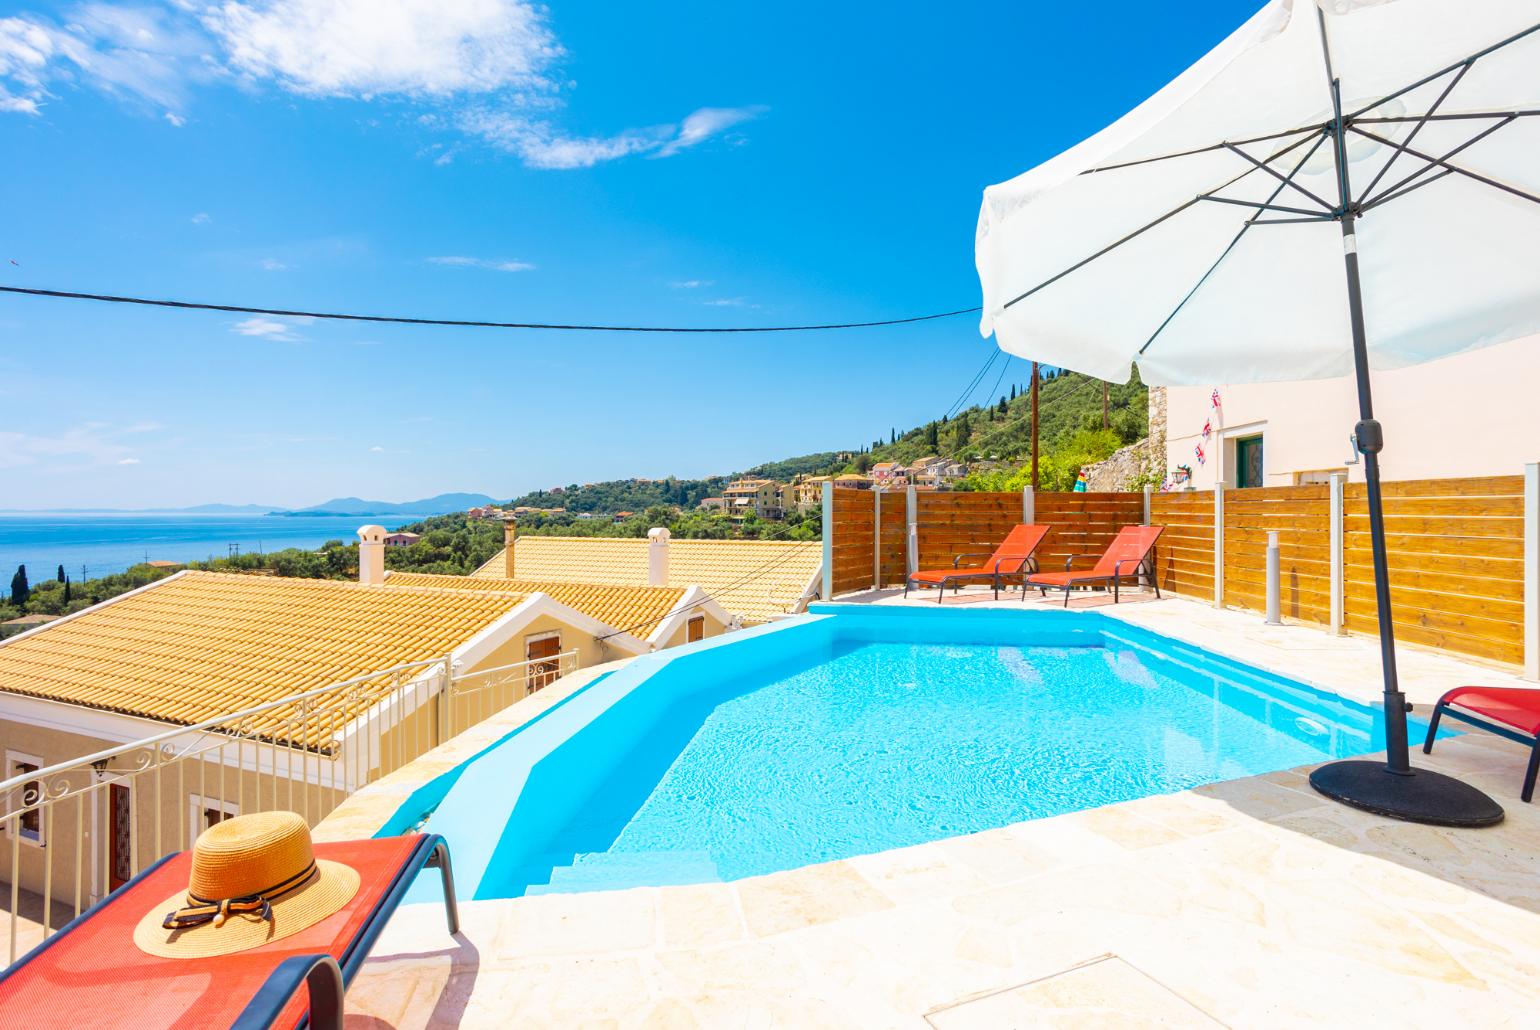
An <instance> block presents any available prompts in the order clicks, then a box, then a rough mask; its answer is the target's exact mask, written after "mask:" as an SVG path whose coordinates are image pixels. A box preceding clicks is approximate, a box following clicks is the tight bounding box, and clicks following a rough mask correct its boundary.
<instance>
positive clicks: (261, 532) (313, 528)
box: [0, 512, 429, 585]
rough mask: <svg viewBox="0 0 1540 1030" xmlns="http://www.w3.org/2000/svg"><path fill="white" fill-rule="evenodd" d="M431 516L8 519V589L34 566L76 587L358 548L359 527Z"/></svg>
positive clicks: (392, 525) (3, 541)
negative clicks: (176, 567)
mask: <svg viewBox="0 0 1540 1030" xmlns="http://www.w3.org/2000/svg"><path fill="white" fill-rule="evenodd" d="M428 517H429V516H427V515H389V516H383V517H380V516H376V517H372V518H371V517H369V516H361V515H194V514H176V513H171V514H163V513H153V514H152V513H139V512H133V513H123V514H116V513H114V514H59V515H55V514H34V513H27V514H17V515H4V514H0V585H3V584H4V583H9V582H10V580H11V574H12V573H13V572H15V570H16V566H18V565H26V567H27V576H28V578H30V579H31V580H32V581H33V582H34V583H35V582H38V581H39V580H43V579H51V578H53V576H54V575H55V573H56V572H57V569H58V566H60V565H63V566H64V571H65V572H66V573H68V574H69V576H70V578H71V579H74V580H75V581H76V582H80V581H82V580H87V579H93V578H95V577H97V576H105V575H108V574H110V573H114V572H122V571H123V570H124V569H126V568H128V567H129V566H130V565H134V564H136V563H138V562H142V561H176V562H184V561H204V560H206V559H209V558H227V557H229V556H230V555H233V554H236V553H240V554H246V553H249V552H252V551H262V552H265V551H281V550H283V549H284V548H288V547H299V548H304V549H306V550H314V549H316V548H318V547H320V546H321V545H322V544H324V543H326V541H328V540H343V541H347V542H355V541H357V539H358V536H357V533H358V527H359V526H364V525H369V524H371V523H373V524H375V525H381V526H384V527H385V528H386V529H390V530H395V529H398V528H400V527H401V526H404V525H406V524H408V523H411V522H417V521H420V520H421V519H425V518H428Z"/></svg>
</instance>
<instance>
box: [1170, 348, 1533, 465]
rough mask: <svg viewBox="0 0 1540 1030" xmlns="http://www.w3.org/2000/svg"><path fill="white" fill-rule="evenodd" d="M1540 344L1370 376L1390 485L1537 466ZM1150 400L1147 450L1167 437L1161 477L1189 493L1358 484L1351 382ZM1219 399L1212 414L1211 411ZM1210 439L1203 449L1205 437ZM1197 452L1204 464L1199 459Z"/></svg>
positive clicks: (1187, 390) (1180, 389)
mask: <svg viewBox="0 0 1540 1030" xmlns="http://www.w3.org/2000/svg"><path fill="white" fill-rule="evenodd" d="M1536 384H1540V337H1537V336H1531V337H1527V338H1524V339H1519V340H1512V341H1510V342H1508V343H1503V344H1499V345H1497V346H1495V347H1486V348H1482V349H1480V350H1474V351H1470V352H1468V353H1465V354H1457V355H1454V356H1453V357H1448V358H1444V359H1442V360H1439V361H1433V362H1429V363H1427V364H1424V365H1416V366H1413V367H1411V368H1402V369H1393V370H1388V371H1376V372H1375V373H1374V407H1375V416H1376V417H1377V418H1378V419H1379V420H1380V422H1381V423H1382V424H1383V425H1384V427H1385V450H1384V451H1383V452H1382V453H1381V454H1380V468H1381V470H1382V471H1383V474H1384V477H1385V479H1387V480H1398V479H1432V478H1441V477H1447V476H1495V475H1517V474H1519V473H1521V472H1522V471H1523V468H1524V465H1525V463H1526V462H1532V461H1535V460H1537V459H1540V404H1537V403H1536V400H1535V386H1536ZM1160 394H1161V391H1160V390H1158V389H1156V390H1152V391H1151V395H1150V414H1151V429H1152V433H1151V436H1152V439H1154V440H1155V441H1157V442H1156V443H1155V446H1156V447H1157V448H1158V447H1159V443H1158V440H1159V437H1160V435H1161V432H1162V429H1163V430H1164V436H1165V448H1164V451H1165V460H1166V469H1165V471H1166V473H1167V474H1170V473H1171V472H1173V471H1174V470H1175V469H1176V468H1177V466H1179V465H1187V466H1190V467H1191V469H1192V481H1191V482H1192V487H1193V488H1195V489H1198V490H1206V489H1212V487H1213V485H1214V483H1215V482H1216V481H1217V480H1223V481H1224V482H1225V483H1226V485H1228V486H1231V487H1252V486H1289V485H1293V484H1298V483H1323V482H1326V481H1327V478H1328V477H1329V476H1330V475H1331V473H1333V472H1341V473H1346V474H1347V477H1348V479H1349V481H1352V482H1362V481H1363V466H1362V464H1360V463H1357V462H1352V463H1350V462H1349V461H1348V460H1347V459H1349V458H1350V457H1353V456H1354V455H1353V445H1352V443H1351V442H1350V440H1349V436H1350V434H1351V433H1352V431H1353V425H1354V423H1355V422H1356V421H1357V418H1358V414H1357V413H1358V401H1357V394H1356V392H1355V388H1354V385H1353V380H1352V378H1351V377H1343V378H1340V379H1329V380H1320V381H1315V382H1297V383H1254V384H1247V385H1237V386H1225V385H1216V386H1173V387H1168V388H1166V389H1165V391H1164V395H1165V398H1164V420H1163V423H1162V418H1161V415H1162V411H1161V407H1162V405H1161V398H1160ZM1216 395H1217V397H1218V400H1219V405H1218V406H1217V407H1216V406H1215V405H1214V398H1215V396H1216ZM1205 424H1207V425H1208V426H1209V430H1210V431H1209V437H1208V439H1207V440H1205V439H1204V438H1203V427H1204V425H1205ZM1200 446H1201V447H1202V448H1203V456H1202V458H1201V459H1200V458H1199V456H1198V454H1197V448H1199V447H1200Z"/></svg>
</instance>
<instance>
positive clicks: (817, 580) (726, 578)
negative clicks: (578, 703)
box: [472, 522, 823, 643]
mask: <svg viewBox="0 0 1540 1030" xmlns="http://www.w3.org/2000/svg"><path fill="white" fill-rule="evenodd" d="M503 525H504V533H505V546H504V548H503V550H502V551H500V552H498V554H497V555H495V556H494V557H493V558H492V559H491V560H490V561H488V562H487V563H486V564H485V565H483V566H482V567H481V568H479V569H477V570H476V571H475V572H474V573H472V576H473V577H475V578H477V579H504V580H519V581H529V582H537V583H542V584H555V583H567V584H584V583H587V584H611V585H629V586H646V585H652V586H667V585H670V584H676V583H688V584H690V585H691V586H692V587H697V588H699V589H700V590H702V591H703V592H704V593H705V594H706V595H708V596H710V597H711V598H713V599H714V600H715V601H716V603H718V604H720V605H721V607H722V609H723V610H724V611H725V612H726V613H727V614H728V615H729V616H730V617H731V619H732V620H733V622H734V623H736V624H741V625H754V624H757V623H761V622H768V621H770V620H771V619H774V618H777V617H779V616H782V615H788V614H794V613H796V612H800V611H802V610H804V609H805V608H806V606H807V602H808V601H809V600H811V599H812V598H814V597H816V596H817V595H818V590H819V586H820V584H821V583H822V577H823V544H822V543H820V542H819V541H816V540H675V539H673V538H672V536H671V534H670V533H669V531H668V530H667V529H664V528H662V527H658V528H656V529H653V530H651V531H649V533H648V534H647V538H646V539H639V538H636V537H562V536H519V535H517V533H516V527H515V526H514V525H513V523H511V522H505V523H504V524H503ZM704 628H705V629H706V630H707V632H708V635H709V634H710V633H711V632H713V631H712V630H711V627H710V626H709V625H708V626H706V627H704ZM672 642H673V641H672V640H670V641H669V643H672Z"/></svg>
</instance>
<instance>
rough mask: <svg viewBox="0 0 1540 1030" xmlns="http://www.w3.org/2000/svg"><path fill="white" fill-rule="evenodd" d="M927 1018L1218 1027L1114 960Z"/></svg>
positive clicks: (963, 1026) (989, 1026)
mask: <svg viewBox="0 0 1540 1030" xmlns="http://www.w3.org/2000/svg"><path fill="white" fill-rule="evenodd" d="M927 1019H928V1021H929V1022H930V1024H931V1026H933V1027H935V1028H936V1030H1018V1028H1021V1027H1038V1026H1045V1027H1053V1026H1064V1027H1076V1028H1098V1027H1107V1028H1114V1027H1115V1028H1136V1027H1199V1026H1209V1027H1217V1026H1220V1025H1221V1024H1220V1023H1218V1022H1216V1021H1215V1020H1214V1019H1212V1018H1211V1017H1210V1016H1208V1015H1207V1014H1206V1013H1204V1012H1202V1011H1201V1010H1199V1009H1197V1008H1196V1007H1194V1006H1193V1005H1192V1004H1191V1003H1190V1002H1188V1001H1186V1000H1185V999H1183V998H1181V997H1179V996H1178V995H1176V994H1175V993H1173V992H1172V991H1170V990H1168V989H1166V988H1165V987H1163V986H1161V985H1160V984H1158V983H1156V982H1155V981H1154V980H1152V979H1150V978H1149V977H1148V976H1145V975H1144V974H1143V973H1141V972H1139V970H1137V969H1135V968H1133V967H1132V966H1130V965H1129V964H1128V963H1127V962H1124V961H1123V960H1122V959H1120V958H1116V957H1110V958H1104V959H1098V960H1096V961H1093V962H1088V963H1086V964H1085V965H1083V966H1077V967H1076V968H1074V969H1070V970H1067V971H1065V972H1062V973H1058V974H1056V975H1054V976H1049V977H1045V978H1043V979H1041V980H1035V981H1033V982H1032V983H1028V984H1022V985H1021V986H1020V987H1013V988H1011V989H1010V990H1006V991H1000V992H999V993H997V994H991V995H988V996H986V997H983V998H977V999H974V1000H972V1001H966V1002H963V1003H961V1004H959V1005H955V1006H952V1007H950V1008H945V1009H941V1010H940V1011H937V1012H932V1013H931V1014H930V1015H929V1016H928V1017H927Z"/></svg>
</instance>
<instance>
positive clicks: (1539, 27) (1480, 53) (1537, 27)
mask: <svg viewBox="0 0 1540 1030" xmlns="http://www.w3.org/2000/svg"><path fill="white" fill-rule="evenodd" d="M1535 32H1540V23H1537V24H1534V25H1531V26H1530V27H1529V28H1527V29H1524V30H1523V31H1522V32H1515V33H1514V34H1513V35H1511V36H1509V37H1508V38H1507V39H1503V40H1499V41H1498V42H1496V43H1493V44H1492V45H1491V46H1489V47H1486V48H1484V49H1481V50H1477V51H1476V52H1475V53H1474V54H1471V55H1470V56H1469V57H1467V58H1465V59H1463V60H1460V61H1456V62H1454V63H1453V64H1451V65H1449V66H1447V67H1444V68H1440V69H1439V70H1438V71H1436V72H1434V73H1432V74H1431V75H1424V76H1423V77H1422V78H1420V79H1418V80H1417V81H1416V82H1414V83H1412V84H1411V85H1410V86H1403V87H1401V88H1400V89H1398V90H1396V91H1395V92H1394V93H1390V94H1387V95H1386V96H1383V97H1380V98H1379V99H1378V100H1376V101H1374V102H1373V103H1372V104H1367V105H1365V106H1363V107H1360V108H1359V109H1358V110H1356V111H1354V112H1352V113H1351V114H1349V115H1348V116H1347V117H1348V118H1350V119H1353V120H1357V118H1358V116H1359V115H1361V114H1363V113H1364V112H1365V111H1372V110H1374V109H1375V108H1376V107H1379V106H1380V105H1381V104H1385V103H1389V102H1390V101H1392V100H1394V99H1396V98H1397V97H1400V96H1405V95H1406V94H1407V93H1410V92H1411V91H1412V90H1414V89H1416V88H1417V87H1419V86H1426V85H1427V84H1428V83H1430V82H1432V81H1433V80H1434V79H1436V78H1438V77H1439V76H1440V75H1448V74H1449V73H1450V72H1452V71H1454V70H1455V69H1456V68H1458V67H1460V65H1462V64H1471V63H1473V62H1475V61H1479V60H1480V59H1481V58H1483V57H1485V56H1487V55H1488V54H1490V53H1493V52H1495V51H1498V50H1501V49H1502V48H1503V47H1505V46H1508V45H1509V44H1510V43H1517V42H1518V41H1519V40H1521V39H1523V38H1524V37H1526V36H1530V35H1533V34H1534V33H1535Z"/></svg>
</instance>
